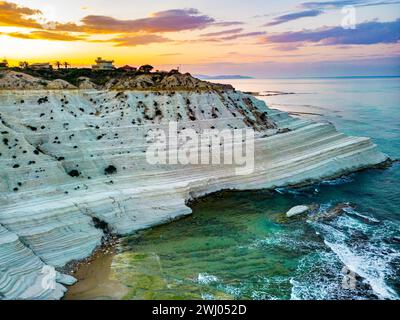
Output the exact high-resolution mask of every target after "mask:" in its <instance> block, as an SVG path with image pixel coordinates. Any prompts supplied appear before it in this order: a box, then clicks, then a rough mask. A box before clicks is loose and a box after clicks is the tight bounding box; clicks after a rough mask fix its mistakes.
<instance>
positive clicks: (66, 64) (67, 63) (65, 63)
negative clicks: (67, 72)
mask: <svg viewBox="0 0 400 320" xmlns="http://www.w3.org/2000/svg"><path fill="white" fill-rule="evenodd" d="M68 66H71V64H70V63H69V62H67V61H65V62H64V67H65V69H67V68H68Z"/></svg>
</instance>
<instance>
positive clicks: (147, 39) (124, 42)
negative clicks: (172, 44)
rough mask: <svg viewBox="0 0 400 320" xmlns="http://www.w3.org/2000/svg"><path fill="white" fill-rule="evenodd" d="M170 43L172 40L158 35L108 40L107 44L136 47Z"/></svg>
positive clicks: (131, 36)
mask: <svg viewBox="0 0 400 320" xmlns="http://www.w3.org/2000/svg"><path fill="white" fill-rule="evenodd" d="M169 41H171V40H170V39H168V38H165V37H163V36H159V35H156V34H142V35H127V36H121V37H117V38H113V39H111V40H107V42H116V44H115V46H116V47H134V46H139V45H146V44H152V43H162V42H169Z"/></svg>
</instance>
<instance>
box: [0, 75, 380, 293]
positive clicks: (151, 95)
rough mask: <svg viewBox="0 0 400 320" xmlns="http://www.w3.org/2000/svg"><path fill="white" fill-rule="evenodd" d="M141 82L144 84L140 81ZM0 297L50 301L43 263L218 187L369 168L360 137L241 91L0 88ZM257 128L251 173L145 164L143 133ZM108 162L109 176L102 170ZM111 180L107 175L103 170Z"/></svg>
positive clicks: (139, 225)
mask: <svg viewBox="0 0 400 320" xmlns="http://www.w3.org/2000/svg"><path fill="white" fill-rule="evenodd" d="M142 80H143V79H142ZM0 117H1V119H0V120H1V123H0V178H1V179H0V298H1V297H2V298H5V299H25V298H30V299H58V298H60V297H61V296H62V295H63V293H64V292H65V290H66V289H65V287H64V286H63V285H62V283H70V282H71V281H72V280H71V279H70V278H68V277H66V276H65V275H64V276H63V275H62V274H58V276H57V281H58V282H57V283H58V284H57V286H56V288H55V289H54V290H45V289H43V288H42V286H40V283H41V281H42V278H43V274H42V273H41V270H42V269H43V266H45V265H49V266H55V267H62V266H64V265H65V264H66V263H68V262H69V261H71V260H76V259H83V258H85V257H88V256H89V255H90V254H91V253H92V251H93V250H94V249H95V248H96V247H97V246H99V245H100V244H101V241H102V237H103V236H104V232H105V231H104V230H103V229H101V228H99V224H100V223H102V224H103V226H106V227H107V228H108V231H110V232H113V233H116V234H119V235H125V234H129V233H132V232H135V231H137V230H140V229H144V228H148V227H150V226H154V225H158V224H161V223H164V222H167V221H171V220H173V219H176V218H178V217H181V216H184V215H188V214H190V213H191V209H190V208H189V207H188V206H187V205H186V203H187V201H188V200H190V199H193V198H195V197H199V196H201V195H204V194H207V193H211V192H215V191H219V190H222V189H236V190H248V189H260V188H276V187H282V186H288V185H296V184H303V183H312V182H314V181H318V180H321V179H325V178H328V177H329V178H330V177H335V176H339V175H342V174H346V173H349V172H352V171H355V170H360V169H363V168H367V167H370V166H374V165H377V164H380V163H382V162H384V161H386V160H387V156H386V155H384V154H382V153H380V152H379V151H378V150H377V148H376V145H374V144H373V143H372V142H371V140H370V139H368V138H361V137H349V136H346V135H344V134H341V133H339V132H337V131H336V129H335V128H334V126H333V125H331V124H329V123H315V122H312V121H309V120H303V119H296V118H292V117H290V116H289V115H288V114H287V113H285V112H281V111H279V110H274V109H269V108H268V107H267V106H266V105H265V103H264V102H262V101H259V100H257V99H255V98H254V97H252V96H250V95H246V94H243V93H241V92H237V91H233V90H226V91H221V92H218V91H213V90H210V91H202V92H195V91H175V92H172V91H154V90H150V91H132V90H125V91H113V90H104V91H98V90H91V89H85V90H83V89H81V90H60V89H59V90H44V89H41V90H3V91H0ZM170 121H178V123H179V128H180V130H182V129H183V128H193V129H195V130H196V131H201V130H203V129H209V128H216V129H224V128H232V129H234V128H238V129H240V128H246V127H252V128H254V129H255V130H256V140H255V170H254V172H253V173H251V174H248V175H244V176H240V175H236V174H235V168H236V166H234V165H230V166H228V165H213V166H210V165H187V166H185V165H150V164H148V163H147V161H146V154H145V151H146V149H147V146H148V143H147V141H146V135H148V133H149V130H151V129H153V130H154V129H156V128H164V129H166V128H167V126H168V123H169V122H170ZM110 166H112V167H113V168H115V169H116V171H115V172H111V171H109V172H108V173H107V170H106V168H109V167H110ZM111 173H112V174H111Z"/></svg>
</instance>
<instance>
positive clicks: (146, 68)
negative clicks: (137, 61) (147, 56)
mask: <svg viewBox="0 0 400 320" xmlns="http://www.w3.org/2000/svg"><path fill="white" fill-rule="evenodd" d="M153 69H154V67H153V66H151V65H149V64H145V65H144V66H141V67H140V68H139V72H143V73H150V72H151V70H153Z"/></svg>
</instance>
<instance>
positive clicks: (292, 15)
mask: <svg viewBox="0 0 400 320" xmlns="http://www.w3.org/2000/svg"><path fill="white" fill-rule="evenodd" d="M322 13H324V12H323V11H322V10H316V9H312V10H305V11H300V12H294V13H289V14H285V15H282V16H279V17H276V18H274V19H273V20H272V21H271V22H269V23H267V24H265V25H264V26H265V27H270V26H276V25H278V24H282V23H285V22H289V21H293V20H297V19H301V18H307V17H316V16H319V15H320V14H322Z"/></svg>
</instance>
